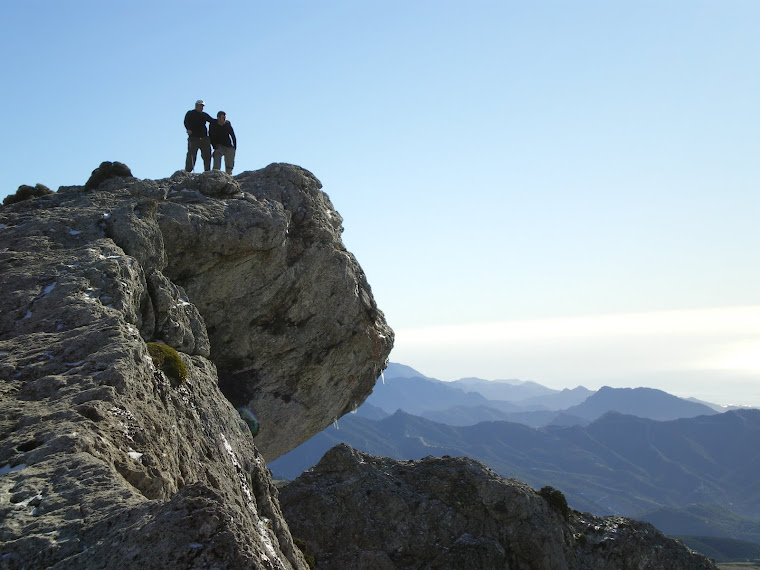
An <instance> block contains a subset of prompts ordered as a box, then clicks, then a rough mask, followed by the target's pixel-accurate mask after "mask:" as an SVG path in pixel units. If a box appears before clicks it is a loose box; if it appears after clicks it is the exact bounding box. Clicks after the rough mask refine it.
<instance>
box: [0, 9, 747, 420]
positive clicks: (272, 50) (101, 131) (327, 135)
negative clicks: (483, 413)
mask: <svg viewBox="0 0 760 570" xmlns="http://www.w3.org/2000/svg"><path fill="white" fill-rule="evenodd" d="M2 14H3V21H4V22H5V26H4V31H3V34H2V35H0V49H1V50H2V53H3V54H4V58H3V59H4V70H3V73H4V75H5V80H4V82H3V83H4V86H5V87H4V89H3V90H2V93H3V96H4V97H3V99H4V108H5V111H6V117H5V121H4V124H5V126H6V129H7V131H6V132H7V133H8V136H6V139H5V141H4V142H3V143H0V144H2V146H3V147H4V148H2V151H3V152H1V153H0V197H4V196H5V195H7V194H11V193H13V192H15V190H16V189H17V187H18V186H19V185H21V184H36V183H42V184H45V185H46V186H48V187H50V188H51V189H53V190H56V189H57V188H58V187H60V186H66V185H75V184H76V185H82V184H84V183H85V182H86V180H87V178H88V177H89V175H90V173H91V171H92V170H93V169H94V168H96V167H97V166H98V164H100V162H102V161H104V160H118V161H121V162H124V163H125V164H127V165H128V166H129V167H130V168H131V170H132V172H133V174H134V175H135V176H137V177H140V178H152V179H157V178H165V177H168V176H171V175H172V174H173V173H174V172H175V171H177V170H179V169H181V168H183V166H184V156H185V152H186V134H185V131H184V127H183V126H182V119H183V117H184V114H185V112H186V111H188V110H189V109H191V108H192V106H193V103H194V102H195V100H196V99H198V98H202V99H204V100H205V101H206V103H207V105H206V111H207V112H209V113H210V114H212V115H216V112H217V111H219V110H224V111H226V113H227V118H228V119H229V121H230V122H231V123H232V125H233V127H234V129H235V132H236V135H237V139H238V154H237V158H236V167H235V173H239V172H242V171H244V170H255V169H258V168H263V167H264V166H266V165H267V164H270V163H272V162H287V163H292V164H298V165H299V166H302V167H304V168H306V169H308V170H310V171H311V172H313V173H314V174H315V175H316V176H317V178H319V179H320V181H321V182H322V184H323V186H324V188H323V189H324V191H325V192H326V193H327V194H328V195H329V196H330V199H331V201H332V203H333V205H334V206H335V208H336V210H337V211H338V212H339V213H340V214H341V215H342V216H343V219H344V234H343V240H344V243H345V245H346V247H347V248H348V249H349V251H351V252H352V253H353V254H354V255H355V256H356V258H357V259H358V261H359V263H360V265H361V266H362V268H363V269H364V271H365V273H366V274H367V278H368V280H369V283H370V285H371V287H372V291H373V294H374V296H375V299H376V301H377V303H378V305H379V307H380V309H381V310H382V311H383V312H384V314H385V316H386V319H387V321H388V323H389V324H390V326H391V327H392V328H393V329H394V330H395V332H396V344H395V347H394V349H393V352H392V353H391V360H392V361H394V362H400V363H403V364H406V365H409V366H412V367H413V368H416V369H417V370H419V371H420V372H422V373H423V374H426V375H428V376H432V377H435V378H439V379H441V380H454V379H456V378H460V377H466V376H477V377H481V378H486V379H502V378H503V379H508V378H519V379H522V380H530V381H534V382H539V383H541V384H544V385H546V386H549V387H552V388H557V389H560V388H564V387H570V388H572V387H574V386H577V385H579V384H582V385H584V386H586V387H587V388H590V389H596V388H599V387H601V386H603V385H608V386H616V387H635V386H649V387H655V388H660V389H663V390H666V391H669V392H671V393H674V394H676V395H680V396H687V397H688V396H694V397H699V398H702V399H706V400H708V401H711V402H716V403H722V404H729V403H731V404H747V405H755V406H760V264H758V263H757V252H758V251H760V232H759V231H758V223H757V217H758V213H760V197H759V194H758V187H759V186H760V160H758V156H760V137H759V136H758V133H759V132H760V119H759V117H760V115H759V114H758V101H760V76H759V75H758V73H757V69H758V68H760V35H758V34H757V22H758V21H759V20H760V3H758V2H757V1H756V0H710V1H701V0H630V1H629V0H619V1H618V0H615V1H610V0H573V1H572V2H571V1H569V0H537V1H532V2H517V1H512V0H498V1H497V0H493V1H490V0H468V1H466V2H465V1H452V0H415V1H410V0H403V1H400V0H384V1H383V2H369V1H365V2H362V1H359V0H323V1H319V2H317V1H316V0H308V1H307V0H301V1H290V0H281V1H278V2H260V1H252V0H247V1H236V0H230V1H228V2H225V3H224V4H213V3H201V2H197V1H195V0H189V1H182V2H180V1H158V2H156V1H155V0H154V1H153V2H146V1H143V0H133V1H131V2H129V3H126V2H124V3H105V2H102V1H101V0H97V1H96V0H92V1H85V0H70V1H68V2H60V1H59V0H26V1H25V2H17V3H6V5H4V6H3V8H2ZM199 162H200V161H199Z"/></svg>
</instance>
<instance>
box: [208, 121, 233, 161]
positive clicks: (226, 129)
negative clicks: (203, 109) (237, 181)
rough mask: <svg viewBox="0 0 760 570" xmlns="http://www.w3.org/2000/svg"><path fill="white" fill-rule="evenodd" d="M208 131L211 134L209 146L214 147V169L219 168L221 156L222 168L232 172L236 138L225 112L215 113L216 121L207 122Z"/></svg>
mask: <svg viewBox="0 0 760 570" xmlns="http://www.w3.org/2000/svg"><path fill="white" fill-rule="evenodd" d="M208 132H209V135H210V136H211V146H213V147H214V170H221V168H222V157H224V169H225V171H226V172H227V174H232V169H233V167H234V166H235V151H236V150H237V139H236V138H235V131H234V130H232V123H230V122H229V121H228V120H227V113H225V112H224V111H219V112H218V113H217V114H216V121H214V122H213V123H210V124H209V126H208Z"/></svg>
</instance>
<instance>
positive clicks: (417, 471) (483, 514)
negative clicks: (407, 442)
mask: <svg viewBox="0 0 760 570" xmlns="http://www.w3.org/2000/svg"><path fill="white" fill-rule="evenodd" d="M542 491H543V492H542V493H536V492H535V491H534V490H533V489H532V488H530V487H528V486H527V485H525V484H523V483H520V482H518V481H515V480H513V479H505V478H503V477H500V476H499V475H497V474H496V473H494V472H493V471H491V470H490V469H488V468H487V467H485V466H484V465H482V464H481V463H478V462H477V461H475V460H472V459H467V458H452V457H444V458H436V457H427V458H425V459H422V460H419V461H395V460H392V459H388V458H381V457H375V456H372V455H368V454H365V453H362V452H359V451H356V450H354V449H352V448H350V447H348V446H346V445H345V444H341V445H338V446H336V447H334V448H333V449H332V450H330V451H329V452H328V453H327V454H325V456H324V457H323V458H322V460H321V461H320V462H319V463H318V464H317V465H316V466H315V467H313V468H312V469H310V470H309V471H307V472H305V473H304V474H303V475H301V476H300V477H299V478H298V479H296V480H295V481H293V482H291V483H289V484H288V485H287V486H285V487H284V488H283V489H282V490H281V494H280V502H281V505H282V509H283V512H284V513H285V516H286V518H287V520H288V521H289V523H290V528H291V532H292V533H293V536H297V537H299V538H300V539H302V540H305V541H306V543H307V552H309V553H310V554H311V555H313V556H314V557H315V559H316V561H317V565H318V567H319V568H335V569H344V568H353V569H357V570H361V569H364V570H385V569H387V570H391V569H399V568H441V569H443V568H446V569H455V568H456V569H457V570H469V569H471V570H485V569H491V568H493V569H497V568H499V569H504V568H510V569H531V570H549V569H578V570H581V569H583V570H597V569H599V570H602V569H604V570H628V569H630V570H634V569H636V570H646V569H649V570H660V569H662V568H668V569H669V570H700V569H714V568H715V565H714V564H713V563H712V562H711V561H709V560H708V559H706V558H704V557H703V556H701V555H699V554H696V553H694V552H692V551H690V550H689V549H687V548H686V547H685V546H684V545H683V544H681V543H680V542H678V541H675V540H673V539H670V538H667V537H665V536H664V535H662V534H661V533H660V532H658V531H657V530H656V529H655V528H654V527H653V526H651V525H649V524H647V523H642V522H637V521H633V520H630V519H624V518H612V517H607V518H599V517H595V516H593V515H590V514H587V513H579V512H577V511H571V510H568V509H567V507H566V503H564V501H563V498H562V495H561V493H559V492H557V491H553V490H551V489H547V490H542Z"/></svg>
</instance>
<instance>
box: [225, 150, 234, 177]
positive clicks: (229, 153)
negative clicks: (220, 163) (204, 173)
mask: <svg viewBox="0 0 760 570" xmlns="http://www.w3.org/2000/svg"><path fill="white" fill-rule="evenodd" d="M235 150H236V149H235V147H233V146H228V147H227V148H226V149H225V154H224V170H225V171H226V172H227V174H232V169H233V168H235Z"/></svg>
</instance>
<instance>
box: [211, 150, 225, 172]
mask: <svg viewBox="0 0 760 570" xmlns="http://www.w3.org/2000/svg"><path fill="white" fill-rule="evenodd" d="M223 148H224V147H221V146H218V147H216V148H215V149H214V152H213V153H212V154H211V155H212V156H213V157H214V170H221V169H222V149H223Z"/></svg>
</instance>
